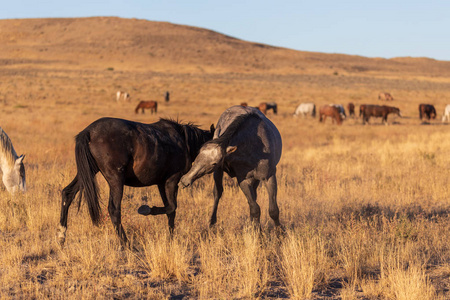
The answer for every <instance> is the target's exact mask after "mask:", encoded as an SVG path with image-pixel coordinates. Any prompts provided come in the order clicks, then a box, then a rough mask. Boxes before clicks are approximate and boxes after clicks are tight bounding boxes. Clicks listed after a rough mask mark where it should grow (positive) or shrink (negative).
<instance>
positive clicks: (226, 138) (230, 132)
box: [208, 112, 261, 145]
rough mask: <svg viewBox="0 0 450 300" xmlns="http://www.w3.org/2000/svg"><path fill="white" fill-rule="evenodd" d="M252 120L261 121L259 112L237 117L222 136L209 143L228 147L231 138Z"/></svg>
mask: <svg viewBox="0 0 450 300" xmlns="http://www.w3.org/2000/svg"><path fill="white" fill-rule="evenodd" d="M250 118H255V119H258V120H260V119H261V117H260V116H259V115H258V113H257V112H251V113H248V114H243V115H240V116H237V117H236V119H234V120H233V122H232V123H231V124H230V126H228V127H227V129H226V130H225V132H224V133H223V134H222V135H221V136H219V137H218V138H215V139H213V140H211V141H209V142H208V143H214V144H219V145H228V144H229V143H230V140H231V138H232V137H233V136H234V135H235V133H236V132H237V131H238V130H239V129H240V128H241V126H242V124H244V122H245V121H246V120H248V119H250Z"/></svg>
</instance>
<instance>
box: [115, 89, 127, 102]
mask: <svg viewBox="0 0 450 300" xmlns="http://www.w3.org/2000/svg"><path fill="white" fill-rule="evenodd" d="M120 98H123V101H129V100H130V94H128V93H127V92H122V91H117V94H116V101H117V102H119V101H120Z"/></svg>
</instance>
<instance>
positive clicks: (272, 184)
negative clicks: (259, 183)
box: [264, 175, 281, 226]
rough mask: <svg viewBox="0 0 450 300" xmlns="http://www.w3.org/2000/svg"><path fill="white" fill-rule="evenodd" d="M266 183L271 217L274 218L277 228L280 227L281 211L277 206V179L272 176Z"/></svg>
mask: <svg viewBox="0 0 450 300" xmlns="http://www.w3.org/2000/svg"><path fill="white" fill-rule="evenodd" d="M264 183H265V186H266V189H267V193H268V194H269V216H270V218H272V220H273V222H274V223H275V226H280V225H281V224H280V210H279V209H278V204H277V177H276V176H275V175H272V176H271V177H269V179H268V180H267V181H265V182H264Z"/></svg>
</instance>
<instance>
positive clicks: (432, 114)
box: [419, 104, 436, 120]
mask: <svg viewBox="0 0 450 300" xmlns="http://www.w3.org/2000/svg"><path fill="white" fill-rule="evenodd" d="M419 116H420V119H421V120H422V118H424V117H427V119H428V120H430V119H436V109H435V108H434V106H433V105H431V104H419Z"/></svg>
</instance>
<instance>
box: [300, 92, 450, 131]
mask: <svg viewBox="0 0 450 300" xmlns="http://www.w3.org/2000/svg"><path fill="white" fill-rule="evenodd" d="M383 94H384V93H383ZM347 111H348V115H349V116H350V117H356V114H355V105H354V104H353V103H352V102H350V103H348V105H347ZM389 114H395V115H397V116H399V117H402V114H401V113H400V109H399V108H397V107H394V106H388V105H374V104H361V105H360V106H359V117H360V118H362V121H363V124H366V123H368V122H369V119H370V118H371V117H375V118H381V119H382V123H384V124H387V118H388V115H389ZM294 116H295V117H298V116H302V117H304V118H305V117H307V116H311V117H313V118H314V117H315V116H316V105H315V104H314V103H312V102H305V103H301V104H300V105H298V106H297V108H296V109H295V112H294ZM327 117H330V118H331V119H332V122H333V123H334V122H336V123H337V124H338V125H341V124H342V122H343V120H345V119H346V117H347V114H346V112H345V109H344V106H343V105H341V104H326V105H322V106H321V107H320V108H319V121H320V122H325V120H326V118H327ZM436 117H437V113H436V108H435V107H434V105H432V104H419V118H420V119H421V120H423V119H427V120H431V119H436ZM448 121H450V104H448V105H447V106H446V107H445V109H444V113H443V116H442V122H448Z"/></svg>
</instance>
